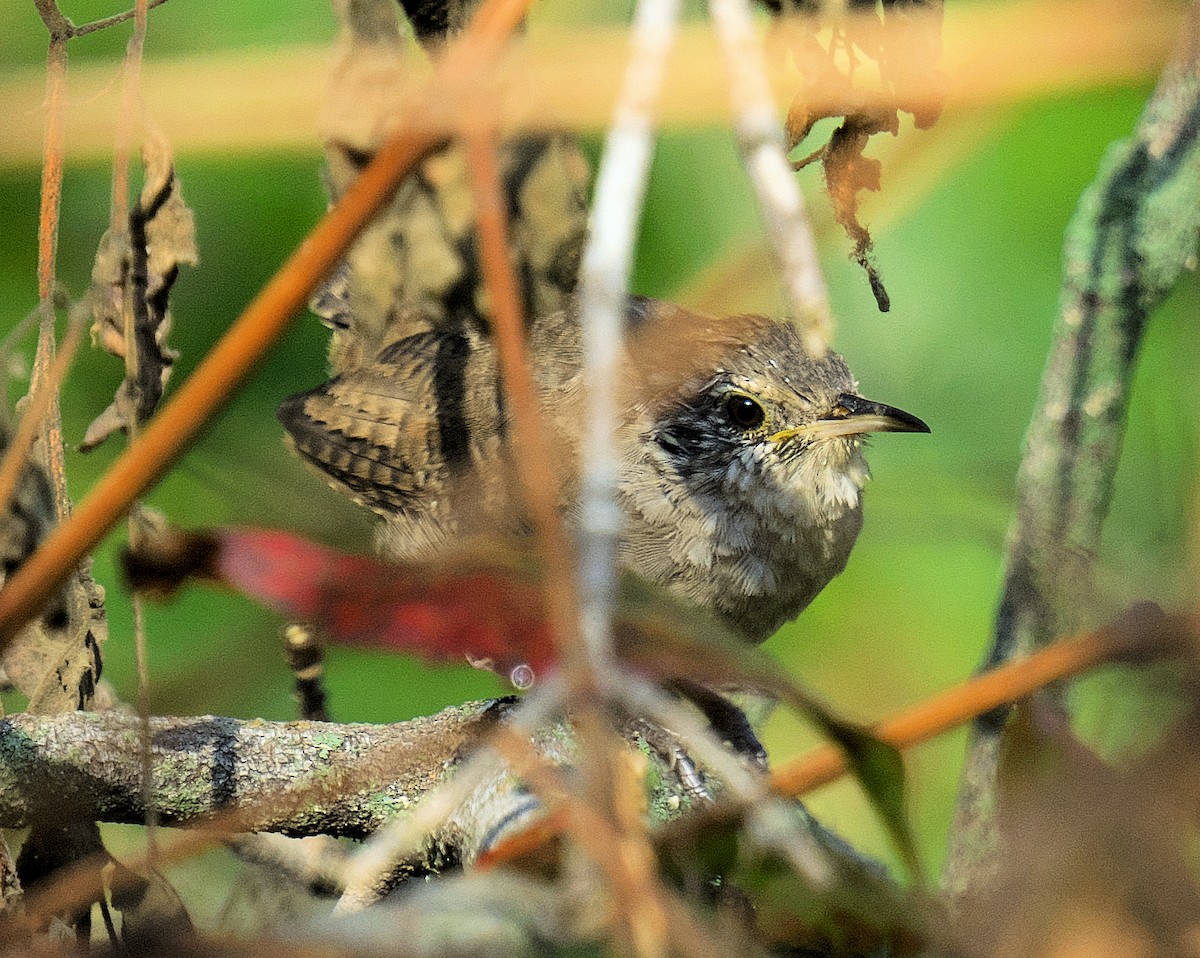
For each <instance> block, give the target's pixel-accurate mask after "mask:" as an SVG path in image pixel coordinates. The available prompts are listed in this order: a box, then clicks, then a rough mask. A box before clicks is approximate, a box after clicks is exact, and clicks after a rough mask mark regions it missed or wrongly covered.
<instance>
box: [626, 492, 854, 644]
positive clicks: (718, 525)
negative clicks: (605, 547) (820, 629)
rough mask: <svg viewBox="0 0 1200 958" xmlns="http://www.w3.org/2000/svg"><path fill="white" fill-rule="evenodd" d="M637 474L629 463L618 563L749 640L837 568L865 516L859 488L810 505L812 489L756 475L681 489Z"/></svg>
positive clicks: (804, 600)
mask: <svg viewBox="0 0 1200 958" xmlns="http://www.w3.org/2000/svg"><path fill="white" fill-rule="evenodd" d="M644 475H645V474H644V473H642V475H641V476H639V475H638V473H637V472H634V471H630V472H627V473H626V476H625V481H624V482H623V484H622V490H621V498H622V504H623V506H624V511H625V520H626V521H625V534H624V536H623V538H622V547H621V551H622V560H623V562H624V564H625V565H626V566H628V567H629V568H630V569H632V570H633V571H634V572H636V573H637V574H638V575H640V576H642V577H643V578H646V579H648V580H650V581H652V582H654V583H656V584H658V585H661V586H663V587H665V588H667V589H669V590H670V591H672V592H674V593H675V594H676V595H678V596H679V597H680V598H683V599H685V600H687V601H688V602H691V603H693V604H696V605H700V606H702V607H704V608H706V609H708V610H709V611H711V612H713V613H715V614H717V615H719V616H720V617H721V618H723V619H725V620H726V621H727V622H728V623H729V624H730V625H732V626H734V627H735V628H736V629H737V630H738V631H740V632H743V633H745V634H746V635H747V636H748V637H749V638H752V639H754V640H761V639H764V638H766V637H767V636H768V635H769V634H770V633H771V632H773V631H774V630H775V629H776V628H778V626H779V625H781V624H782V623H783V622H786V621H788V620H789V619H791V618H794V617H795V616H796V615H798V614H799V613H800V612H801V610H803V609H804V607H805V606H806V605H808V603H809V602H811V601H812V599H813V598H814V597H815V596H816V594H817V593H818V592H820V591H821V589H823V588H824V587H825V585H826V584H827V583H828V582H829V580H830V579H832V578H833V577H834V576H835V575H837V574H838V573H839V572H841V570H842V569H843V568H844V567H845V564H846V560H847V558H848V556H849V554H850V549H851V547H852V546H853V544H854V540H855V538H856V537H857V535H858V531H859V528H860V526H861V524H862V514H861V505H860V502H859V497H858V494H857V492H858V490H857V488H855V489H854V495H853V496H846V497H845V498H844V500H840V501H838V502H837V503H835V504H834V505H832V506H830V505H829V504H828V502H824V503H822V504H821V505H820V508H815V505H816V503H815V502H814V500H813V498H812V497H811V496H808V495H805V496H803V497H798V496H781V495H780V494H779V491H778V490H777V489H772V488H770V487H762V486H758V485H756V484H755V483H747V484H745V485H743V486H738V487H736V488H729V487H728V486H727V485H723V484H712V485H711V486H710V487H708V488H703V487H702V488H688V487H686V486H685V485H683V484H676V483H664V482H661V481H657V482H647V481H644V479H643V478H642V477H643V476H644ZM816 491H818V492H819V490H816Z"/></svg>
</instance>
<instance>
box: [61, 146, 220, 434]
mask: <svg viewBox="0 0 1200 958" xmlns="http://www.w3.org/2000/svg"><path fill="white" fill-rule="evenodd" d="M142 159H143V163H144V165H145V169H146V173H145V183H144V185H143V187H142V194H141V197H140V199H139V201H138V203H137V204H136V205H135V206H134V208H133V210H131V211H130V214H129V227H128V230H124V229H123V230H120V231H117V232H114V231H113V230H109V231H108V232H106V233H105V234H104V236H103V237H102V238H101V240H100V245H99V249H98V250H97V253H96V260H95V263H94V264H93V267H92V292H91V297H92V309H93V314H94V317H95V319H94V322H93V324H92V339H93V342H94V343H95V344H96V345H98V346H100V347H102V348H104V349H105V350H107V351H108V352H110V353H112V354H113V355H114V356H119V357H121V358H123V359H124V360H125V379H124V380H123V381H122V382H121V385H120V386H119V387H118V388H117V393H116V397H115V398H114V400H113V402H112V403H111V404H110V405H109V406H108V408H106V409H105V410H104V412H102V413H101V414H100V415H99V416H97V417H96V419H95V420H93V422H92V423H91V425H90V426H88V429H87V433H86V435H85V436H84V440H83V443H82V444H81V446H80V448H81V449H82V450H84V451H88V450H91V449H94V448H95V447H96V446H98V445H99V444H100V443H102V442H103V441H104V440H105V439H107V438H108V437H109V436H111V435H112V434H113V433H115V432H117V431H119V430H122V429H127V428H128V427H129V425H130V424H131V423H140V422H144V421H145V420H146V419H148V418H149V417H150V416H151V415H153V413H154V410H155V409H156V408H157V406H158V402H159V400H160V399H161V398H162V393H163V389H164V387H165V386H166V383H167V380H168V378H169V377H170V375H171V368H172V366H173V365H174V362H175V360H176V359H177V358H178V354H177V353H176V352H175V351H174V350H172V349H171V348H170V347H169V346H168V345H167V338H168V336H169V335H170V332H171V312H170V302H169V301H170V293H171V287H172V286H173V285H174V284H175V280H176V278H177V277H178V275H179V267H180V265H181V264H183V263H189V264H195V263H196V262H197V261H198V253H197V250H196V238H195V224H194V221H193V217H192V211H191V210H190V209H189V208H188V207H187V205H186V204H185V203H184V202H183V196H182V194H181V192H180V189H179V181H178V179H177V178H176V175H175V168H174V166H173V164H172V162H171V156H170V152H169V151H168V149H167V147H166V144H165V143H163V142H162V141H161V140H152V141H151V142H150V143H149V144H148V145H147V148H146V149H145V151H144V153H143V158H142Z"/></svg>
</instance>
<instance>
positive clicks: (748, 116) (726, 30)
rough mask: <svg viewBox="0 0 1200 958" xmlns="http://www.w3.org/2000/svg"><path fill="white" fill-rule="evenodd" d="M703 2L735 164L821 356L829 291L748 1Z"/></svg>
mask: <svg viewBox="0 0 1200 958" xmlns="http://www.w3.org/2000/svg"><path fill="white" fill-rule="evenodd" d="M708 6H709V10H710V11H711V12H712V18H713V25H714V27H715V28H716V31H717V37H718V39H719V41H720V43H721V49H722V51H723V52H724V54H725V60H726V62H727V64H728V67H729V90H730V99H731V101H732V104H733V113H734V132H735V134H736V135H737V141H738V148H739V149H740V150H741V153H742V165H743V166H745V168H746V174H747V175H748V176H749V177H750V181H751V183H753V185H754V191H755V193H756V194H757V196H758V203H759V206H760V207H761V209H762V212H763V217H764V218H765V219H766V221H767V232H768V233H770V236H771V243H772V245H773V246H774V248H775V254H776V255H777V256H778V257H779V268H780V270H781V272H782V273H783V281H784V286H785V287H786V289H787V293H788V297H789V299H790V300H791V303H792V307H793V308H794V309H795V310H796V319H797V322H798V323H799V326H800V329H801V332H803V333H804V337H805V345H806V346H807V347H808V348H809V350H810V351H811V352H813V353H815V354H817V355H822V354H824V352H825V350H826V349H827V348H828V344H829V339H830V335H831V333H832V327H833V322H832V318H831V316H830V310H829V293H828V292H827V291H826V289H825V278H824V277H823V276H822V275H821V264H820V261H819V260H818V259H817V243H816V239H815V237H814V236H813V231H812V224H811V223H809V220H808V211H807V210H806V208H805V205H804V197H803V195H802V194H801V192H800V187H799V186H798V185H797V184H796V177H795V174H794V172H793V171H792V167H791V164H790V163H788V160H787V149H786V147H785V146H784V135H783V126H782V124H781V123H780V120H779V116H778V115H777V113H776V110H775V99H774V97H773V96H772V95H771V88H770V85H769V84H768V82H767V70H766V65H765V63H764V60H763V50H762V42H761V41H760V40H759V38H758V36H757V35H756V34H755V31H754V22H753V20H752V18H751V16H750V5H749V3H748V0H709V4H708Z"/></svg>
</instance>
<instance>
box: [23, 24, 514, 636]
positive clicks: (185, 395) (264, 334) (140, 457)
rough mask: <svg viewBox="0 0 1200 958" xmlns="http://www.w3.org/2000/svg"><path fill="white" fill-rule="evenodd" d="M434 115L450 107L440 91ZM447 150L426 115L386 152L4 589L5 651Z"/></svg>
mask: <svg viewBox="0 0 1200 958" xmlns="http://www.w3.org/2000/svg"><path fill="white" fill-rule="evenodd" d="M530 2H532V0H485V2H484V4H483V6H481V7H480V8H479V11H478V12H477V14H476V16H475V18H474V19H473V20H472V23H471V25H470V26H468V28H467V30H466V31H465V32H464V33H463V35H462V36H461V37H460V39H459V40H458V41H457V42H456V43H455V45H454V46H453V47H452V48H451V49H450V50H449V51H447V54H446V56H445V57H444V58H443V60H442V62H441V64H440V66H439V68H438V69H437V71H435V74H434V77H433V79H432V80H431V81H430V85H429V87H428V89H429V90H431V91H438V92H441V93H444V92H445V91H446V90H448V89H452V90H459V91H461V90H462V89H464V88H466V87H468V86H469V81H470V80H471V79H472V78H474V77H477V76H479V75H480V74H481V72H482V71H483V70H484V69H485V68H486V66H487V65H488V64H489V63H490V62H491V60H492V58H493V57H494V56H495V55H496V53H497V52H498V51H499V49H500V48H501V46H502V44H503V42H504V40H505V38H507V37H508V36H509V35H510V34H511V33H512V31H513V30H514V29H515V28H516V25H517V24H518V23H519V22H520V20H521V18H522V16H523V15H524V12H525V10H526V8H527V7H528V5H529V3H530ZM423 102H425V109H444V108H445V103H444V100H436V99H435V98H434V97H433V94H432V93H431V94H430V96H429V98H427V100H426V101H423ZM438 142H440V137H439V135H438V134H436V133H433V132H431V131H430V129H429V126H428V125H426V124H424V123H423V121H422V119H421V110H417V111H416V112H415V113H414V115H413V118H412V120H411V121H410V122H407V123H404V124H402V125H401V127H400V129H399V130H398V131H397V132H396V133H394V134H393V135H392V136H391V137H390V138H389V139H388V140H387V142H385V143H384V144H383V146H382V147H380V149H379V151H378V152H377V153H376V154H375V158H374V159H373V160H372V162H371V163H370V165H368V167H367V168H366V169H365V170H364V171H363V173H362V174H361V175H360V176H359V178H358V179H357V180H356V181H355V182H354V183H353V184H352V185H351V187H350V188H349V189H348V190H347V191H346V193H345V194H344V195H343V196H342V198H341V199H340V200H339V201H338V202H337V203H336V204H335V205H334V206H333V208H332V209H330V210H329V212H328V213H326V214H325V216H324V217H323V218H322V219H321V221H320V222H319V223H318V224H317V225H316V226H315V227H314V228H313V230H312V232H311V233H310V234H309V236H308V238H307V239H306V240H305V242H304V243H303V244H301V246H300V247H299V248H298V249H297V250H296V251H295V252H294V253H293V254H292V255H291V256H290V257H289V258H288V260H287V261H286V262H285V263H284V264H283V266H281V267H280V269H279V271H278V272H277V273H276V274H275V276H274V277H272V279H271V280H270V281H269V282H268V283H267V284H266V286H265V287H263V289H262V291H261V292H260V293H259V294H258V296H256V297H255V298H254V300H253V301H252V302H251V303H250V304H249V306H247V307H246V309H245V310H244V311H243V313H242V314H241V316H239V317H238V319H237V320H235V322H234V323H233V325H232V326H231V327H230V328H229V331H228V332H227V333H226V334H225V336H224V337H222V339H221V340H220V342H218V343H217V345H216V346H215V347H214V348H213V350H212V351H211V352H210V353H209V354H208V355H207V356H206V357H205V358H204V360H203V361H202V362H201V364H200V365H199V366H198V367H197V369H196V371H195V372H194V373H193V374H192V376H191V378H190V379H188V381H187V382H185V383H184V384H183V385H182V386H181V387H180V389H179V391H178V392H176V394H175V397H174V399H173V400H171V401H170V402H168V403H166V404H165V405H164V406H163V408H162V410H161V411H160V412H159V414H158V415H157V416H156V417H155V418H154V419H153V420H152V421H151V422H150V423H149V425H148V426H147V427H146V431H145V432H144V433H143V434H142V436H141V437H140V438H139V439H138V441H137V442H135V443H132V444H131V445H130V446H129V448H128V449H126V450H125V452H124V454H123V455H122V456H121V458H120V459H118V460H117V462H116V463H114V464H113V466H112V468H111V469H109V471H108V472H107V473H106V474H105V475H104V476H103V478H101V479H100V481H99V482H97V484H96V485H95V486H94V487H93V489H92V490H91V492H90V493H89V495H88V496H87V498H86V499H84V500H83V502H81V503H80V504H79V506H78V508H77V509H76V510H75V512H74V514H73V515H72V516H71V518H70V520H69V521H67V522H65V523H63V524H62V525H60V526H59V527H58V528H57V529H56V530H55V531H54V532H53V533H52V534H51V535H50V536H49V538H48V539H47V540H46V541H45V542H44V543H43V544H42V546H41V547H40V548H39V549H38V550H37V551H36V552H35V553H34V554H33V556H31V557H30V559H29V560H28V561H27V562H26V563H25V564H24V565H22V566H21V569H20V570H19V571H18V572H17V573H16V574H15V575H14V576H13V577H12V579H11V580H9V582H8V583H6V584H5V586H4V588H3V589H2V590H0V652H2V651H3V650H4V649H5V648H6V647H7V646H8V644H9V643H10V642H11V641H12V639H13V637H14V636H15V635H16V633H17V632H18V631H19V630H20V628H21V626H22V625H24V624H25V623H26V622H28V621H29V619H30V618H31V617H32V616H33V615H35V614H37V611H38V609H40V608H41V605H42V603H43V602H44V601H45V599H46V597H47V596H48V595H50V594H51V593H52V592H53V590H54V589H56V588H57V587H58V585H59V584H60V583H61V582H63V581H64V580H65V579H66V577H67V576H68V575H70V573H71V570H72V569H73V568H74V567H75V566H76V564H77V563H78V562H79V560H80V559H82V558H83V556H84V555H86V554H87V553H88V552H89V551H91V550H92V549H93V548H95V546H96V545H97V544H98V543H99V542H100V540H101V539H102V538H103V537H104V536H105V534H106V533H108V532H109V530H111V529H112V527H113V526H114V525H115V524H116V523H117V522H119V521H120V519H121V517H122V516H124V515H125V513H126V512H127V511H128V509H129V508H130V506H131V505H132V504H133V503H134V502H135V501H136V500H137V499H138V498H140V497H141V496H142V495H143V494H144V493H145V491H146V490H147V489H149V488H150V487H151V486H152V485H154V483H155V482H157V481H158V480H159V479H160V478H161V477H162V476H163V475H164V474H165V473H166V472H167V470H168V469H170V467H171V465H172V464H173V463H174V462H175V461H176V460H177V459H178V458H179V457H180V456H181V455H182V454H183V452H184V451H185V450H186V449H187V447H188V446H189V445H190V444H191V443H192V442H193V441H194V440H195V438H196V437H197V436H198V435H199V433H200V432H201V431H202V430H203V429H204V428H205V427H206V426H207V425H208V423H209V422H211V420H212V419H213V417H214V416H215V415H216V413H217V412H218V411H219V410H220V409H222V408H223V407H224V406H225V404H226V403H227V402H228V401H229V399H230V397H231V396H232V394H233V391H234V389H236V388H237V386H238V384H239V383H241V381H242V380H243V379H244V378H245V377H246V376H247V375H248V374H249V373H250V371H251V370H252V369H253V368H254V367H255V365H256V364H257V363H258V361H259V360H260V359H261V358H262V356H263V355H264V354H265V353H266V352H267V350H268V349H270V348H271V346H272V345H273V344H274V343H275V342H276V340H278V339H279V337H280V336H281V335H282V334H283V332H284V330H285V329H287V327H288V325H289V324H290V322H291V319H292V317H293V316H294V315H295V314H296V313H297V312H298V311H299V310H300V309H302V308H303V306H304V305H305V303H306V302H307V301H308V297H309V295H310V294H311V293H312V291H313V289H314V288H315V287H316V285H317V284H318V283H319V282H320V281H321V280H322V279H323V278H324V277H325V275H326V274H328V272H329V271H330V270H331V269H333V267H334V266H335V265H336V264H337V262H338V261H339V260H340V259H341V257H342V255H343V254H344V253H345V251H346V249H347V248H348V247H349V245H350V244H351V243H352V242H353V241H354V239H355V238H356V237H357V236H358V234H359V232H360V231H361V230H362V229H363V227H364V226H365V225H366V224H367V223H368V222H369V221H370V219H371V217H372V216H373V215H374V214H375V213H376V212H377V211H378V210H379V209H380V207H382V206H383V204H384V203H386V202H387V201H388V199H389V198H390V197H391V196H392V194H393V192H394V191H395V189H396V187H397V185H398V184H399V182H400V179H401V178H402V177H403V176H404V174H405V173H407V172H408V170H410V169H411V168H412V166H413V164H414V163H416V161H417V160H418V159H420V157H422V156H424V155H425V154H426V153H428V151H429V150H430V149H431V148H433V147H434V146H435V145H437V143H438Z"/></svg>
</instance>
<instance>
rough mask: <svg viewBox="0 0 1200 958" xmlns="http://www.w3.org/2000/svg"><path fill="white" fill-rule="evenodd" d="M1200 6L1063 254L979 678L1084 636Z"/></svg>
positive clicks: (989, 828)
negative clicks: (991, 633) (1049, 341)
mask: <svg viewBox="0 0 1200 958" xmlns="http://www.w3.org/2000/svg"><path fill="white" fill-rule="evenodd" d="M1198 72H1200V7H1195V6H1194V7H1193V8H1192V10H1191V13H1190V15H1189V18H1188V22H1187V25H1186V28H1185V32H1184V37H1183V39H1182V41H1181V43H1180V46H1179V48H1178V49H1177V51H1176V54H1175V56H1174V58H1173V60H1172V62H1171V63H1170V64H1168V66H1167V68H1166V71H1165V72H1164V74H1163V77H1162V79H1161V80H1160V81H1159V85H1158V88H1157V89H1156V90H1155V92H1154V94H1153V96H1152V97H1151V99H1150V101H1149V102H1148V103H1147V105H1146V108H1145V110H1144V112H1143V113H1142V116H1141V118H1140V119H1139V121H1138V124H1137V127H1136V129H1135V130H1134V133H1133V136H1132V137H1130V138H1129V139H1127V140H1124V141H1122V142H1119V143H1116V144H1114V145H1113V146H1112V147H1111V148H1110V149H1109V151H1108V153H1107V154H1106V155H1105V157H1104V160H1103V161H1102V163H1101V167H1100V171H1099V173H1098V175H1097V177H1096V179H1095V181H1094V182H1093V183H1092V184H1091V186H1089V187H1088V189H1087V190H1086V191H1085V192H1084V194H1083V196H1082V197H1081V198H1080V201H1079V206H1078V208H1077V209H1076V212H1075V216H1074V218H1073V220H1072V222H1071V224H1070V226H1069V227H1068V230H1067V235H1066V241H1065V256H1064V275H1063V286H1062V294H1061V303H1060V311H1059V316H1058V319H1057V321H1056V324H1055V329H1054V339H1053V345H1052V347H1051V351H1050V357H1049V361H1048V364H1047V367H1046V371H1045V374H1044V375H1043V378H1042V385H1041V393H1040V396H1039V399H1038V405H1037V408H1036V411H1035V413H1034V417H1033V421H1032V423H1031V424H1030V427H1029V432H1028V436H1027V440H1026V441H1027V445H1026V450H1025V455H1024V458H1023V460H1022V463H1021V470H1020V473H1019V476H1018V481H1017V513H1016V518H1015V521H1014V527H1013V530H1012V532H1011V534H1010V540H1009V551H1008V562H1007V569H1006V572H1005V582H1004V593H1003V596H1002V598H1001V602H1000V609H999V614H998V616H997V622H996V633H995V640H994V644H993V647H992V650H991V652H990V654H989V656H988V659H987V662H986V663H985V666H986V667H992V666H996V665H999V664H1002V663H1004V662H1007V661H1009V660H1011V659H1013V658H1015V657H1017V656H1020V655H1024V654H1026V653H1028V652H1030V651H1032V650H1034V649H1037V648H1039V647H1041V646H1043V645H1045V644H1046V643H1047V642H1049V641H1050V640H1052V639H1053V638H1054V637H1055V636H1057V635H1061V634H1062V633H1064V632H1067V631H1072V630H1074V629H1076V628H1078V627H1079V626H1081V625H1084V624H1092V623H1083V622H1080V621H1079V620H1080V619H1081V618H1082V617H1083V614H1084V609H1085V608H1087V607H1088V605H1089V604H1090V603H1087V602H1086V601H1080V600H1081V599H1086V598H1087V597H1088V595H1089V591H1090V590H1089V588H1088V583H1089V582H1090V577H1091V572H1092V565H1093V558H1094V556H1095V554H1096V551H1097V549H1098V547H1099V544H1100V532H1101V527H1102V525H1103V522H1104V518H1105V515H1106V514H1107V512H1108V505H1109V499H1110V497H1111V494H1112V485H1113V476H1114V474H1115V472H1116V468H1117V462H1118V459H1119V457H1120V452H1121V442H1122V438H1123V435H1124V430H1125V419H1126V411H1127V407H1128V400H1129V392H1130V386H1131V383H1132V379H1133V373H1134V366H1135V360H1136V357H1137V351H1138V346H1139V344H1140V342H1141V338H1142V334H1143V331H1144V329H1145V325H1146V320H1147V318H1148V316H1149V314H1150V312H1151V310H1153V308H1154V307H1155V306H1156V305H1157V304H1158V303H1159V302H1160V301H1161V300H1162V298H1163V297H1164V296H1165V295H1166V294H1167V293H1168V292H1169V291H1170V289H1171V287H1172V286H1173V285H1174V283H1175V281H1176V279H1177V278H1178V276H1179V274H1180V272H1181V271H1182V270H1183V268H1184V267H1185V265H1187V263H1188V262H1189V260H1192V259H1193V258H1194V257H1195V254H1196V248H1197V238H1198V233H1200V75H1198ZM1005 717H1006V713H996V714H994V715H992V716H991V717H990V720H988V721H981V722H979V723H977V725H976V728H975V730H974V735H973V740H972V742H971V746H970V751H969V753H968V759H967V768H966V771H965V773H964V779H963V788H962V792H961V794H960V796H959V805H958V813H957V818H956V822H955V827H954V831H953V833H952V835H951V857H950V860H949V866H948V872H947V879H948V882H949V884H950V886H951V887H952V888H955V889H956V890H962V889H964V888H965V886H966V885H967V884H970V883H973V882H974V880H975V879H976V877H978V876H979V875H981V874H983V873H986V870H987V864H986V863H987V862H988V861H990V860H991V852H992V847H993V844H994V827H993V821H994V815H993V805H994V801H995V772H996V763H997V756H998V751H999V739H1000V731H1001V729H1002V726H1003V723H1004V719H1005Z"/></svg>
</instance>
